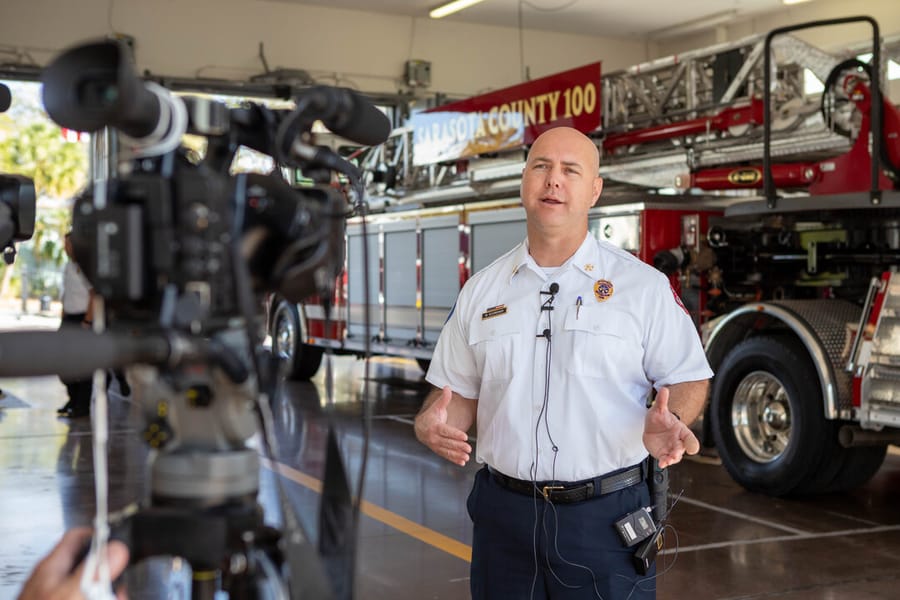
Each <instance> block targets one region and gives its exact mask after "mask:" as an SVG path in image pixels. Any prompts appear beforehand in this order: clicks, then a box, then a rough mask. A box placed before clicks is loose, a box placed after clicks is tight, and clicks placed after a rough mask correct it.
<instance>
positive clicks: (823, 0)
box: [654, 0, 900, 56]
mask: <svg viewBox="0 0 900 600" xmlns="http://www.w3.org/2000/svg"><path fill="white" fill-rule="evenodd" d="M856 16H868V17H873V18H874V19H875V20H876V21H878V26H879V28H880V29H881V35H882V37H888V36H891V35H900V2H898V0H864V1H861V2H849V1H848V0H814V1H812V2H805V3H803V4H795V5H793V6H788V7H785V8H784V10H782V11H779V12H778V13H774V14H767V15H760V16H758V17H755V18H751V19H743V20H738V21H735V22H734V23H729V24H727V25H725V26H723V27H720V28H717V29H716V30H709V31H706V32H703V33H700V34H696V35H687V36H682V37H679V38H673V39H671V40H658V41H656V43H655V44H654V49H655V51H656V52H658V56H670V55H673V54H678V53H680V52H685V51H687V50H693V49H696V48H703V47H705V46H711V45H713V44H716V43H719V42H722V41H726V40H739V39H741V38H744V37H747V36H750V35H754V34H759V33H767V32H769V31H771V30H773V29H776V28H778V27H784V26H787V25H794V24H797V23H802V22H805V21H817V20H821V19H837V18H842V17H856ZM795 35H797V36H798V37H800V38H802V39H804V40H807V41H808V42H810V43H812V44H814V45H816V46H818V47H819V48H822V49H823V50H827V51H831V52H840V51H841V50H842V49H843V48H845V47H846V46H847V45H848V44H854V43H856V42H860V41H866V40H871V39H872V29H871V27H870V26H869V25H868V24H865V23H863V24H859V25H832V26H829V27H819V28H816V29H811V30H807V31H802V32H797V33H796V34H795Z"/></svg>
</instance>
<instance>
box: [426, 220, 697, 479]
mask: <svg viewBox="0 0 900 600" xmlns="http://www.w3.org/2000/svg"><path fill="white" fill-rule="evenodd" d="M554 282H555V283H557V284H558V285H559V290H558V291H557V293H556V297H555V298H554V300H553V307H554V310H552V311H542V310H541V304H542V303H543V302H545V301H546V300H547V299H549V298H550V296H549V295H547V294H541V293H540V292H541V291H542V290H543V291H547V290H548V289H549V287H550V284H551V283H554ZM579 298H580V301H579ZM548 328H549V329H550V333H551V339H550V342H549V343H550V345H551V348H550V350H551V357H550V360H549V363H550V364H549V368H548V364H547V362H548V361H547V344H548V341H547V339H546V338H545V337H538V336H539V335H540V334H541V333H542V332H544V330H546V329H548ZM548 373H549V376H548ZM711 376H712V370H711V369H710V368H709V364H708V363H707V360H706V356H705V354H704V352H703V348H702V346H701V344H700V339H699V336H698V335H697V331H696V328H695V327H694V324H693V322H692V321H691V319H690V317H689V316H688V314H687V312H686V311H685V310H684V308H683V307H682V305H681V303H680V300H679V299H677V298H676V297H675V294H674V292H673V291H672V288H671V286H670V285H669V281H668V279H667V278H666V277H665V276H664V275H663V274H662V273H660V272H659V271H657V270H656V269H654V268H653V267H651V266H649V265H646V264H645V263H643V262H641V261H640V260H638V259H637V258H635V257H634V256H632V255H631V254H629V253H628V252H625V251H624V250H621V249H619V248H617V247H616V246H613V245H611V244H609V243H606V242H600V241H597V240H596V239H595V238H594V237H593V236H591V235H590V234H589V235H588V236H587V237H586V238H585V241H584V242H583V243H582V245H581V247H580V248H579V249H578V251H577V252H576V253H575V254H574V255H573V256H572V258H570V259H569V260H568V261H567V262H566V264H565V265H563V266H562V267H561V268H559V269H558V270H557V271H556V272H555V273H553V275H552V277H549V278H548V277H547V275H545V273H544V270H543V269H542V268H541V267H539V266H538V265H537V264H536V263H535V262H534V260H533V259H532V258H531V256H530V255H529V254H528V247H527V240H526V241H525V242H523V243H521V244H519V245H518V246H516V247H515V248H513V249H512V250H511V251H510V252H508V253H506V254H505V255H503V256H501V257H500V258H498V259H497V260H496V261H494V262H493V263H492V264H491V265H490V266H488V267H486V268H485V269H483V270H482V271H480V272H478V273H477V274H475V275H474V276H473V277H472V278H471V279H470V280H469V281H468V282H466V285H465V286H464V287H463V289H462V290H461V291H460V294H459V297H458V299H457V302H456V306H455V308H454V309H453V311H452V313H451V315H450V317H449V318H448V320H447V323H446V324H445V325H444V328H443V330H442V331H441V335H440V337H439V339H438V343H437V346H436V348H435V351H434V356H433V357H432V361H431V367H430V369H429V371H428V375H427V377H426V378H427V380H428V381H429V382H430V383H432V384H433V385H435V386H437V387H439V388H440V387H443V386H445V385H449V386H450V387H451V389H452V390H453V391H454V392H456V393H458V394H460V395H462V396H464V397H467V398H477V399H478V415H477V429H478V432H477V435H478V441H477V447H476V457H475V458H476V460H477V461H478V462H481V463H487V464H489V465H491V466H492V467H493V468H495V469H497V470H499V471H500V472H502V473H505V474H506V475H509V476H512V477H516V478H518V479H524V480H537V481H544V480H556V481H578V480H581V479H587V478H590V477H596V476H598V475H603V474H605V473H608V472H610V471H614V470H616V469H620V468H624V467H628V466H631V465H634V464H637V463H639V462H640V461H641V460H643V459H644V458H646V456H647V450H646V449H645V448H644V445H643V442H642V440H641V437H642V434H643V430H644V417H645V416H646V413H647V409H646V402H647V398H648V395H649V393H650V388H651V386H654V387H656V388H657V389H658V388H660V387H663V386H667V385H671V384H675V383H681V382H685V381H699V380H703V379H708V378H710V377H711ZM548 377H549V386H546V385H545V383H546V381H547V379H548ZM545 388H547V399H546V400H547V401H546V406H545V402H544V400H545ZM551 440H552V441H551ZM554 445H555V446H556V448H557V451H556V452H554V451H553V446H554ZM554 454H555V455H556V456H555V457H554ZM554 458H555V460H554Z"/></svg>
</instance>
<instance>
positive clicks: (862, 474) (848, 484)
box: [823, 446, 887, 493]
mask: <svg viewBox="0 0 900 600" xmlns="http://www.w3.org/2000/svg"><path fill="white" fill-rule="evenodd" d="M885 454H887V446H860V447H857V448H840V456H839V457H838V460H839V467H838V469H837V472H836V473H835V474H834V476H833V477H832V479H831V481H830V482H829V483H828V484H827V485H826V486H825V487H824V489H823V491H825V492H829V493H831V492H846V491H848V490H852V489H853V488H855V487H858V486H860V485H862V484H864V483H865V482H867V481H868V480H869V479H871V478H872V476H873V475H875V472H876V471H878V469H880V468H881V464H882V463H883V462H884V456H885Z"/></svg>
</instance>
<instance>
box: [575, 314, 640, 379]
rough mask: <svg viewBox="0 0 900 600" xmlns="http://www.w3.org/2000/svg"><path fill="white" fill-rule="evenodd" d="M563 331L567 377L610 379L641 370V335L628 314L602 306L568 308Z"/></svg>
mask: <svg viewBox="0 0 900 600" xmlns="http://www.w3.org/2000/svg"><path fill="white" fill-rule="evenodd" d="M564 328H565V330H566V337H565V339H566V343H567V346H568V347H567V348H566V349H567V350H568V353H569V356H568V358H567V360H566V370H567V371H569V372H570V373H574V374H576V375H582V376H587V377H602V378H607V379H612V378H623V377H628V376H632V375H635V374H636V373H637V372H640V371H642V370H643V367H642V360H643V351H642V345H641V334H640V331H639V330H638V327H637V323H635V321H634V318H633V317H632V316H631V315H629V314H628V313H625V312H622V311H619V310H615V309H610V308H609V307H606V306H582V307H581V308H580V309H579V308H577V307H570V308H569V310H568V311H567V313H566V319H565V325H564Z"/></svg>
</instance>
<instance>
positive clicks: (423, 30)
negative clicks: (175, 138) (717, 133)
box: [0, 0, 648, 96]
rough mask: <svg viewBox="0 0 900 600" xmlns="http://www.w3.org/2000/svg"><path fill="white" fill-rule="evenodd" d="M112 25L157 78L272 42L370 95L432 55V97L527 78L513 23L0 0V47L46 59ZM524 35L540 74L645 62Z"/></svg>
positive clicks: (628, 53)
mask: <svg viewBox="0 0 900 600" xmlns="http://www.w3.org/2000/svg"><path fill="white" fill-rule="evenodd" d="M110 5H112V10H111V13H109V15H108V12H109V7H110ZM110 23H111V25H110ZM112 32H119V33H124V34H128V35H131V36H133V37H134V38H135V39H136V54H137V63H138V67H139V68H140V69H141V70H145V69H148V70H150V71H151V72H152V73H154V74H157V75H167V76H175V77H198V76H205V77H220V78H227V79H246V78H247V77H249V76H251V75H254V74H259V73H261V72H262V71H263V66H262V63H261V62H260V60H259V58H258V51H259V49H258V48H259V43H260V42H263V43H264V44H265V55H266V59H267V61H268V64H269V67H270V68H273V69H274V68H278V67H283V68H294V69H304V70H306V71H308V72H310V73H311V74H312V75H313V76H314V77H315V78H316V79H317V80H319V81H320V82H322V83H328V84H334V83H336V82H337V83H339V84H340V85H346V86H350V87H356V88H357V89H361V90H365V91H384V92H393V91H396V90H397V89H399V87H400V86H401V75H402V72H403V64H404V62H405V61H406V60H407V59H409V58H415V59H422V60H427V61H431V63H432V85H431V86H430V88H429V89H428V90H427V92H428V93H433V92H443V93H446V94H450V95H454V96H470V95H473V94H476V93H481V92H484V91H487V90H489V89H497V88H501V87H506V86H509V85H514V84H516V83H520V82H521V81H522V77H521V73H522V68H521V66H520V57H519V32H518V30H516V29H513V28H501V27H490V26H484V25H472V24H460V23H451V22H445V21H432V20H430V19H428V18H422V19H412V18H409V17H397V16H384V15H380V14H376V13H364V12H358V11H348V10H338V9H330V8H322V7H315V6H309V5H301V4H296V3H293V2H279V1H277V0H2V8H0V51H7V50H20V51H26V52H27V53H28V55H30V56H32V57H34V59H35V60H36V61H37V62H38V63H39V64H46V63H47V62H48V61H49V60H50V59H51V58H52V57H53V56H54V55H55V54H56V53H58V52H59V51H60V50H61V49H63V48H65V47H67V46H69V45H72V44H74V43H77V42H80V41H83V40H86V39H89V38H97V37H101V36H105V35H107V34H110V33H112ZM524 36H525V37H524V39H525V64H526V65H528V66H529V67H530V74H531V77H532V78H536V77H541V76H544V75H549V74H551V73H556V72H559V71H563V70H566V69H569V68H572V67H576V66H580V65H583V64H587V63H590V62H595V61H598V60H602V61H603V68H604V70H615V69H620V68H623V67H627V66H629V65H632V64H637V63H640V62H643V61H645V60H647V58H648V56H647V53H646V52H647V51H646V47H645V44H644V42H643V41H642V40H635V39H611V38H600V37H596V38H594V37H589V36H578V35H566V34H557V33H547V32H539V31H534V30H526V31H525V34H524ZM5 58H6V56H4V53H0V60H2V59H5Z"/></svg>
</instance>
